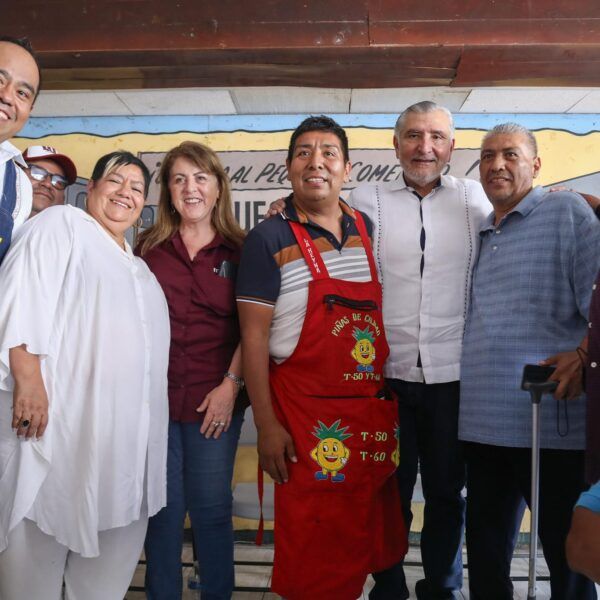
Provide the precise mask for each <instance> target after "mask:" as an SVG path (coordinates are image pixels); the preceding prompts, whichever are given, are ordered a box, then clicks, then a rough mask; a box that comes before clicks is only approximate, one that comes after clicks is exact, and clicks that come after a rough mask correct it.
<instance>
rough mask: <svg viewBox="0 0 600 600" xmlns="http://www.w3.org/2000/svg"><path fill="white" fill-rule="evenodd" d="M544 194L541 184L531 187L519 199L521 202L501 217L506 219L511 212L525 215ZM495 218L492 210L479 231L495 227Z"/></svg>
mask: <svg viewBox="0 0 600 600" xmlns="http://www.w3.org/2000/svg"><path fill="white" fill-rule="evenodd" d="M545 194H546V190H545V189H544V188H543V187H542V186H541V185H538V186H536V187H534V188H532V189H531V190H530V191H529V193H528V194H526V195H525V197H524V198H523V199H522V200H521V202H519V204H517V205H516V206H515V207H514V208H513V209H512V210H511V211H510V212H508V213H506V214H505V215H504V217H502V218H503V219H506V218H507V217H508V216H509V215H512V214H513V213H519V214H520V215H521V216H522V217H526V216H527V215H528V214H529V213H530V212H531V211H532V210H533V209H534V208H535V207H536V206H537V205H538V204H539V203H540V202H542V200H543V199H544V196H545ZM495 220H496V215H495V213H494V212H492V213H491V214H489V215H488V216H487V217H486V219H485V221H484V222H483V225H482V226H481V229H480V230H479V232H480V233H483V232H484V231H491V230H492V229H495V228H496V226H495V225H494V221H495Z"/></svg>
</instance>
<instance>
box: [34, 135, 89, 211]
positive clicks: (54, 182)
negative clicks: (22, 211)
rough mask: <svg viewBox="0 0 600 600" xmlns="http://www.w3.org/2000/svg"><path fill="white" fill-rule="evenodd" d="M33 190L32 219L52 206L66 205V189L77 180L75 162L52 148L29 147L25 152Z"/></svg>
mask: <svg viewBox="0 0 600 600" xmlns="http://www.w3.org/2000/svg"><path fill="white" fill-rule="evenodd" d="M23 158H24V159H25V162H26V163H27V171H26V172H27V175H28V177H29V181H31V187H32V188H33V202H32V206H31V214H30V215H29V216H30V217H34V216H35V215H37V214H38V213H39V212H41V211H43V210H44V209H45V208H49V207H50V206H55V205H57V204H64V203H65V188H66V187H67V186H68V185H71V184H72V183H75V181H76V179H77V169H76V168H75V165H74V164H73V161H72V160H71V159H70V158H69V157H68V156H66V155H64V154H61V153H60V152H58V151H57V150H56V149H55V148H52V146H29V148H26V149H25V152H23Z"/></svg>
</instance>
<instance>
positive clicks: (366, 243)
mask: <svg viewBox="0 0 600 600" xmlns="http://www.w3.org/2000/svg"><path fill="white" fill-rule="evenodd" d="M354 217H355V223H356V229H358V233H359V234H360V241H361V242H362V245H363V248H364V249H365V254H366V255H367V260H368V261H369V269H370V270H371V280H372V281H379V278H378V277H377V267H376V266H375V258H374V257H373V250H372V249H371V239H370V238H369V234H368V233H367V227H366V226H365V220H364V219H363V217H362V215H361V214H360V212H358V211H357V210H355V211H354Z"/></svg>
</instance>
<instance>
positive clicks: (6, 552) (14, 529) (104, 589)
mask: <svg viewBox="0 0 600 600" xmlns="http://www.w3.org/2000/svg"><path fill="white" fill-rule="evenodd" d="M149 181H150V176H149V173H148V170H147V169H146V167H145V166H144V164H143V163H142V162H141V161H140V160H139V159H138V158H136V157H135V156H133V155H132V154H130V153H128V152H123V151H119V152H113V153H111V154H109V155H106V156H104V157H102V158H101V159H100V160H99V161H98V163H97V164H96V167H95V168H94V171H93V173H92V177H91V180H90V182H89V185H88V199H87V214H86V213H85V212H83V211H81V210H79V209H77V208H74V207H72V206H56V207H52V208H49V209H47V210H45V211H44V212H43V213H41V214H40V215H38V216H37V217H36V218H35V219H31V220H30V221H29V222H27V223H26V224H25V225H24V226H23V227H22V228H21V230H20V231H19V233H18V235H17V237H16V239H15V240H14V242H13V244H12V246H11V248H10V250H9V253H8V254H7V256H6V258H5V261H4V263H3V265H2V268H1V269H0V289H1V290H2V293H1V294H0V324H1V325H0V598H7V599H9V598H10V599H12V598H14V599H18V598H23V599H25V598H27V599H28V600H42V599H43V600H58V599H59V598H61V597H62V596H61V594H62V587H63V582H64V586H65V598H66V599H68V600H96V599H97V600H100V599H102V600H113V599H114V600H117V599H118V600H121V599H122V598H123V597H124V595H125V592H126V590H127V587H128V585H129V582H130V580H131V576H132V574H133V571H134V570H135V566H136V563H137V561H138V558H139V555H140V551H141V548H142V545H143V541H144V536H145V532H146V527H147V522H148V516H149V515H152V514H154V513H156V512H158V510H159V509H160V508H161V507H162V506H164V504H165V479H166V472H165V470H166V447H167V425H168V406H167V364H168V350H169V321H168V312H167V305H166V301H165V298H164V295H163V293H162V290H161V288H160V286H159V285H158V283H157V281H156V279H155V278H154V275H152V273H151V272H150V270H149V269H148V267H147V266H146V264H145V263H144V262H143V261H142V260H141V259H138V258H136V257H134V256H133V254H132V252H131V248H130V247H129V245H128V244H127V242H126V240H125V231H126V230H127V229H128V228H129V227H131V225H133V223H135V221H136V220H137V219H138V217H139V216H140V213H141V210H142V208H143V205H144V198H145V195H146V192H147V189H148V184H149Z"/></svg>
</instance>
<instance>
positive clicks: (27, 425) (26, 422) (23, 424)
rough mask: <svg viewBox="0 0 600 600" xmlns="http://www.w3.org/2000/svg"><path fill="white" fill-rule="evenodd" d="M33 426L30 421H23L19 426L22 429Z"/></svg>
mask: <svg viewBox="0 0 600 600" xmlns="http://www.w3.org/2000/svg"><path fill="white" fill-rule="evenodd" d="M30 424H31V421H30V420H29V419H23V420H22V421H21V422H20V423H19V426H20V427H29V425H30Z"/></svg>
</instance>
